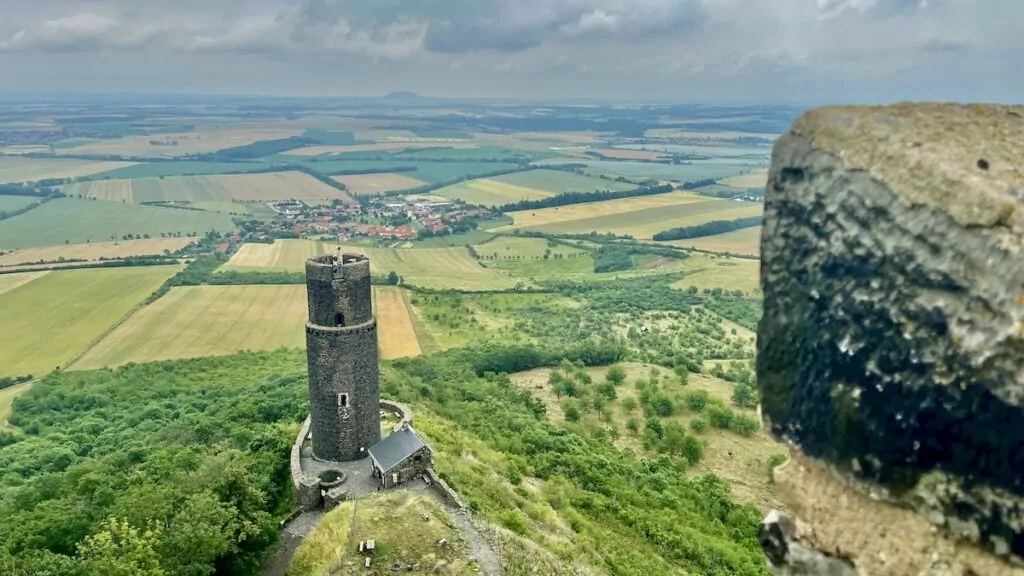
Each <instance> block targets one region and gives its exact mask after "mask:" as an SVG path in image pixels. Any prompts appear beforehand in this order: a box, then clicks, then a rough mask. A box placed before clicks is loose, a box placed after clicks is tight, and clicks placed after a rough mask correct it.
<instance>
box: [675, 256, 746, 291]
mask: <svg viewBox="0 0 1024 576" xmlns="http://www.w3.org/2000/svg"><path fill="white" fill-rule="evenodd" d="M684 263H685V274H686V276H685V277H684V278H683V279H682V280H679V281H677V282H675V283H673V284H672V287H673V288H677V289H680V290H683V289H686V288H689V287H690V286H693V287H695V288H697V289H698V290H705V289H713V288H721V289H722V290H728V291H732V290H739V291H741V292H743V293H744V294H756V295H758V296H760V294H761V285H760V281H761V280H760V270H761V261H760V260H749V259H745V258H729V257H726V256H715V255H709V254H693V255H692V256H691V257H690V258H687V259H686V260H685V261H684Z"/></svg>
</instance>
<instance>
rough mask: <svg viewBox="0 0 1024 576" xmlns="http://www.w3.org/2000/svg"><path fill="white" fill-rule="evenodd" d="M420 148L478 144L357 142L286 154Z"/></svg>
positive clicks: (463, 146)
mask: <svg viewBox="0 0 1024 576" xmlns="http://www.w3.org/2000/svg"><path fill="white" fill-rule="evenodd" d="M420 148H458V149H470V148H476V144H471V143H468V142H378V143H376V144H355V145H352V146H309V147H307V148H296V149H295V150H289V151H287V152H285V153H284V154H283V155H286V156H324V155H327V156H336V155H340V154H351V153H355V152H401V151H403V150H416V149H420Z"/></svg>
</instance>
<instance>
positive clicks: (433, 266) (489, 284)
mask: <svg viewBox="0 0 1024 576" xmlns="http://www.w3.org/2000/svg"><path fill="white" fill-rule="evenodd" d="M342 248H343V250H344V251H346V252H355V253H360V254H365V255H366V256H367V257H369V259H370V268H371V271H372V272H373V273H374V274H379V275H386V274H388V273H389V272H395V273H396V274H398V275H399V276H401V277H402V278H403V280H404V281H405V282H407V283H409V284H413V285H415V286H419V287H421V288H431V289H434V290H448V289H454V290H465V291H468V292H476V291H481V290H505V289H508V288H512V287H513V286H515V282H513V281H512V280H510V279H508V278H505V277H504V276H502V275H500V274H498V273H497V272H495V271H493V270H488V269H487V268H484V267H483V266H481V265H480V264H479V263H478V262H477V261H476V260H474V259H473V258H472V257H471V256H470V255H469V253H467V252H466V249H465V248H464V247H458V248H456V247H452V248H417V249H406V248H367V247H361V246H344V247H342Z"/></svg>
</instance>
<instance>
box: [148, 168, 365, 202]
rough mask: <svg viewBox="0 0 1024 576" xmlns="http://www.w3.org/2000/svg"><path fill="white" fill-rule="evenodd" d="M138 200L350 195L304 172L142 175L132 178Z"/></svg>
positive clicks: (324, 198)
mask: <svg viewBox="0 0 1024 576" xmlns="http://www.w3.org/2000/svg"><path fill="white" fill-rule="evenodd" d="M132 194H133V196H134V198H135V202H138V203H142V202H166V201H171V200H173V201H180V202H231V201H240V202H250V201H260V202H267V201H270V200H288V199H295V200H333V199H340V200H348V196H347V195H346V194H345V193H344V192H341V191H340V190H338V189H336V188H332V187H330V186H328V185H326V184H324V183H323V182H320V181H319V180H317V179H316V178H313V177H312V176H310V175H308V174H303V173H302V172H270V173H263V174H220V175H210V176H179V177H171V178H140V179H137V180H133V181H132Z"/></svg>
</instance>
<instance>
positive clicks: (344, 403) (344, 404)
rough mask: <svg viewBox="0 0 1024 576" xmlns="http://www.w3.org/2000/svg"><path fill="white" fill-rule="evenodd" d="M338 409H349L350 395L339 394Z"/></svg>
mask: <svg viewBox="0 0 1024 576" xmlns="http://www.w3.org/2000/svg"><path fill="white" fill-rule="evenodd" d="M338 408H348V394H338Z"/></svg>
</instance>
